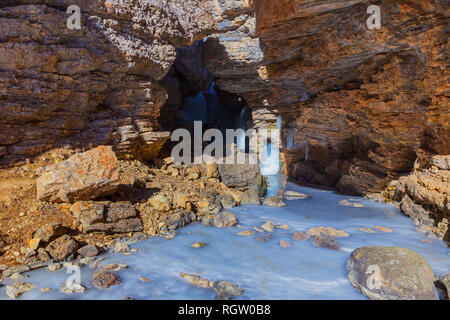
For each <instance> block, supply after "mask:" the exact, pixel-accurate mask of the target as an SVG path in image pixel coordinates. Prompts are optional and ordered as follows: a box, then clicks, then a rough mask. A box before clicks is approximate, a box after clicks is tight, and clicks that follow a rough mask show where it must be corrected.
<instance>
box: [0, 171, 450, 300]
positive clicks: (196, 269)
mask: <svg viewBox="0 0 450 320" xmlns="http://www.w3.org/2000/svg"><path fill="white" fill-rule="evenodd" d="M281 178H282V177H280V176H275V177H270V179H271V183H270V184H271V185H272V186H273V187H272V188H273V189H276V188H277V187H278V186H279V179H281ZM287 190H294V191H298V192H302V193H306V194H308V195H310V196H311V197H312V198H311V199H305V200H294V201H286V203H287V207H284V208H269V207H262V206H251V207H250V206H249V207H236V208H235V209H233V210H230V211H232V212H233V213H234V214H235V215H236V216H237V218H238V219H239V223H240V225H241V226H242V227H241V228H238V227H232V228H226V229H217V228H214V227H205V226H203V225H201V224H198V223H195V224H191V225H189V226H187V227H184V228H182V229H180V230H178V234H177V236H176V237H175V238H174V239H172V240H166V239H164V238H159V237H157V238H151V239H148V240H145V241H143V242H140V243H137V244H135V245H132V248H137V249H139V251H138V252H136V253H133V254H132V255H130V256H125V255H123V254H108V255H106V256H107V257H108V259H107V260H105V261H104V262H102V263H101V264H106V263H114V262H116V263H125V264H127V265H129V268H128V269H127V270H125V271H120V272H118V273H117V274H118V275H120V277H121V278H122V284H121V285H119V286H117V287H112V288H110V289H108V290H98V289H95V288H93V287H92V285H91V283H90V281H91V277H92V273H93V270H90V269H89V268H88V266H84V267H83V268H82V269H81V276H82V284H83V285H84V286H86V287H87V289H88V291H87V292H86V293H84V294H72V295H66V294H62V293H60V292H59V287H60V286H61V284H62V283H63V282H64V281H65V280H66V279H67V278H68V277H69V274H67V273H66V270H65V269H62V270H60V271H57V272H49V271H47V270H38V271H33V272H29V273H28V275H30V278H29V279H26V280H25V281H29V282H32V283H34V284H35V286H36V288H35V289H33V290H31V291H29V292H27V293H25V294H24V295H23V296H22V297H21V299H122V298H124V297H132V298H135V299H214V298H215V294H214V292H213V290H209V289H205V288H198V287H195V286H193V285H191V284H189V283H188V282H186V281H185V280H184V279H182V278H180V276H179V273H180V272H186V273H193V274H197V275H200V276H202V277H204V278H207V279H209V280H211V281H213V280H230V281H234V282H236V283H237V284H238V285H239V286H240V287H241V288H243V289H244V290H245V294H244V295H242V296H241V297H239V298H238V299H365V297H364V296H363V295H361V294H360V293H358V292H357V291H356V290H355V289H354V288H353V287H352V286H351V285H350V283H349V281H348V280H347V271H346V268H345V265H346V261H347V259H348V257H349V255H350V252H351V251H352V250H354V249H356V248H359V247H363V246H369V245H381V246H400V247H405V248H409V249H412V250H415V251H416V252H418V253H420V254H421V255H423V256H424V257H425V258H426V259H427V260H428V262H429V263H430V264H431V266H432V268H433V270H434V272H435V273H436V274H437V275H443V274H445V273H448V272H449V269H450V256H449V252H450V251H449V249H448V248H447V247H446V246H445V244H444V243H443V242H442V241H439V240H431V243H426V242H422V241H421V239H424V238H425V236H424V235H423V234H421V233H419V232H417V231H415V230H414V227H415V226H414V224H413V223H412V222H411V221H410V220H409V219H408V218H407V217H405V216H404V215H402V214H401V213H400V212H399V210H398V209H396V208H395V207H393V206H391V205H388V204H383V203H376V202H372V201H369V200H366V199H363V198H355V197H352V199H355V200H356V201H357V202H359V203H361V204H363V205H364V206H365V207H364V208H355V207H348V206H343V205H340V204H339V201H341V200H344V199H349V197H345V196H342V195H338V194H336V193H333V192H331V191H323V190H317V189H311V188H305V187H300V186H297V185H294V184H291V183H288V184H287ZM275 191H276V190H275ZM275 191H274V190H271V191H270V192H269V194H276V192H275ZM267 220H270V221H272V222H273V223H274V224H278V225H281V224H288V225H289V228H290V229H289V230H283V229H275V231H274V232H273V238H272V239H270V240H269V241H267V242H265V243H263V242H259V241H257V240H256V239H255V237H258V236H261V235H263V234H262V233H258V232H257V234H256V235H254V236H251V237H242V236H239V235H237V233H238V232H239V231H242V230H246V229H253V227H259V226H260V225H261V224H263V223H264V222H266V221H267ZM377 225H379V226H383V227H389V228H391V229H393V232H392V233H385V232H381V231H378V232H377V233H375V234H368V233H364V232H362V231H360V230H359V228H360V227H369V228H372V229H373V227H374V226H377ZM318 226H325V227H334V228H336V229H341V230H344V231H346V232H348V233H349V234H350V236H349V237H348V238H338V240H337V242H338V243H339V245H340V246H341V248H342V250H340V251H332V250H329V249H323V248H316V247H314V246H313V245H312V243H311V241H310V240H304V241H294V240H292V239H290V237H291V235H292V234H293V233H294V232H296V231H305V230H307V229H309V228H311V227H318ZM280 240H286V241H289V242H290V243H291V244H292V246H291V247H289V248H282V247H280V245H279V243H280ZM197 241H204V242H206V243H207V246H206V247H203V248H199V249H194V248H191V247H190V245H191V244H192V243H195V242H197ZM139 277H148V278H150V280H151V281H150V282H147V283H144V282H141V281H140V280H139ZM8 282H11V280H5V281H4V282H3V284H6V283H8ZM42 287H50V288H53V290H52V291H50V292H47V293H41V291H40V288H42ZM0 298H1V299H7V298H8V297H7V296H6V293H5V287H1V288H0Z"/></svg>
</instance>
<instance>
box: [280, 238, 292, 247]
mask: <svg viewBox="0 0 450 320" xmlns="http://www.w3.org/2000/svg"><path fill="white" fill-rule="evenodd" d="M280 246H281V247H283V248H289V247H290V246H291V244H290V243H289V242H287V241H284V240H281V241H280Z"/></svg>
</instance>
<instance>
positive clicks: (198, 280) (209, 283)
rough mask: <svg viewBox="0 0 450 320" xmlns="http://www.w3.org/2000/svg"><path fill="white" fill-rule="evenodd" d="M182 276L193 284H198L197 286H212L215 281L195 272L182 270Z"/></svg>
mask: <svg viewBox="0 0 450 320" xmlns="http://www.w3.org/2000/svg"><path fill="white" fill-rule="evenodd" d="M180 277H182V278H183V279H186V280H187V281H189V282H190V283H191V284H193V285H194V286H197V287H202V288H210V287H212V285H213V281H209V280H208V279H204V278H202V277H200V276H196V275H194V274H188V273H184V272H180Z"/></svg>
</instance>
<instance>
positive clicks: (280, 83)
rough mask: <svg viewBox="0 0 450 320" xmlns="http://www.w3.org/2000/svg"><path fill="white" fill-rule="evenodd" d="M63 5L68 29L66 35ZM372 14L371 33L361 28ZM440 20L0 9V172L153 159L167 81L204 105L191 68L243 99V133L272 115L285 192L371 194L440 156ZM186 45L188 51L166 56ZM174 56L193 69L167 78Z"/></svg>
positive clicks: (259, 11)
mask: <svg viewBox="0 0 450 320" xmlns="http://www.w3.org/2000/svg"><path fill="white" fill-rule="evenodd" d="M72 4H75V5H79V6H80V8H81V11H82V28H81V30H69V29H68V28H67V26H66V20H67V18H68V16H69V14H67V13H66V9H67V7H68V6H69V5H72ZM372 4H375V5H379V6H380V8H381V13H382V19H381V25H382V27H381V29H380V30H369V29H368V27H367V25H366V20H367V18H368V14H367V13H366V10H367V8H368V6H369V5H372ZM448 8H449V6H448V1H445V0H440V1H438V0H436V1H427V2H424V1H419V0H402V1H390V0H383V1H377V0H373V1H368V0H351V1H350V0H349V1H328V0H321V1H311V0H277V1H273V0H254V1H251V0H187V1H185V0H148V1H144V0H131V1H122V0H107V1H105V0H96V1H89V2H88V1H76V0H67V1H66V0H47V1H45V0H41V1H38V0H21V1H19V0H17V1H14V0H8V1H6V2H5V1H3V2H2V4H1V5H0V111H1V112H0V127H1V128H2V130H1V132H0V163H1V164H2V165H8V164H9V165H11V164H13V163H14V162H15V161H22V160H24V159H26V158H30V159H32V158H33V157H34V156H36V155H38V154H40V153H42V152H44V151H46V150H50V149H52V148H55V147H57V146H66V145H67V146H70V147H76V148H82V149H86V148H89V147H90V146H93V145H101V144H109V145H113V146H114V147H115V149H116V151H118V153H119V155H120V156H122V157H138V158H143V159H152V158H155V157H157V155H158V153H159V150H160V149H161V147H162V145H163V144H164V142H165V141H166V140H167V139H168V138H169V136H170V132H169V131H170V129H171V125H169V123H170V121H171V120H172V119H173V114H174V112H176V111H177V108H179V106H180V105H181V102H182V101H181V100H182V95H183V94H186V92H182V90H181V89H180V88H181V86H182V84H181V83H180V82H181V76H180V74H183V77H185V78H184V80H185V81H188V82H189V81H190V82H191V83H192V87H190V88H189V89H190V90H191V89H192V90H193V91H195V90H205V89H206V88H207V87H208V86H209V84H210V82H211V81H212V78H208V77H209V76H208V75H207V73H206V71H205V70H204V67H205V66H206V67H207V69H208V70H209V72H210V73H211V74H212V75H213V77H214V78H215V79H216V82H217V85H218V87H219V88H220V89H221V90H224V91H226V92H229V93H234V94H238V95H240V96H242V97H243V98H244V99H245V101H246V102H247V104H248V105H249V107H250V108H251V110H252V114H253V125H254V126H255V127H257V126H274V125H275V124H276V119H277V116H278V115H281V118H282V122H283V123H282V139H283V143H284V144H283V145H284V147H286V145H287V141H288V140H289V141H290V143H289V145H290V147H289V148H283V149H282V150H281V151H282V152H281V153H282V160H283V163H284V168H285V171H286V173H288V174H289V175H290V176H291V177H293V178H296V179H299V180H303V181H307V182H312V183H319V184H322V185H332V186H334V185H337V186H338V187H339V189H340V190H343V191H347V192H352V193H358V194H367V193H371V192H376V191H381V190H382V189H384V188H385V187H386V185H387V184H388V183H389V182H390V181H391V180H394V179H398V178H399V176H401V175H406V174H408V173H409V172H411V170H412V169H413V165H414V162H415V160H416V159H417V157H418V155H420V154H431V155H436V154H437V155H439V154H440V155H445V154H449V153H450V145H449V141H450V139H449V136H450V129H449V117H450V116H449V114H450V113H449V107H448V105H449V104H448V96H449V89H448V71H447V70H448V63H449V58H448V36H447V35H448V32H449V17H448V14H449V9H448ZM202 39H203V40H202ZM197 40H202V41H201V44H202V45H201V49H199V48H196V47H195V46H194V47H193V48H192V49H190V50H188V51H186V50H184V51H180V48H183V47H187V46H192V45H194V43H195V41H197ZM177 48H178V53H179V55H180V52H184V53H183V54H184V55H186V56H187V59H190V60H189V61H190V62H192V61H195V60H196V59H197V62H198V64H191V63H188V64H183V63H182V62H179V63H177V64H176V65H175V69H174V68H172V66H173V65H174V63H175V58H176V52H177ZM193 53H194V56H191V57H189V54H193ZM198 57H201V59H199V58H198ZM199 74H202V76H201V77H198V75H199ZM189 75H190V76H189ZM196 75H197V78H196ZM205 79H207V81H205ZM184 88H186V86H184ZM166 101H167V102H166ZM306 150H307V152H306ZM306 153H307V154H308V156H307V157H306Z"/></svg>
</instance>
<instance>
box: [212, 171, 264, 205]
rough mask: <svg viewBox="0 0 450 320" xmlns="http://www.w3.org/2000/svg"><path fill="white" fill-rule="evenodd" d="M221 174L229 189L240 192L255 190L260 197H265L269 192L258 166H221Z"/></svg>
mask: <svg viewBox="0 0 450 320" xmlns="http://www.w3.org/2000/svg"><path fill="white" fill-rule="evenodd" d="M219 173H220V177H221V179H222V182H223V183H224V184H225V185H226V186H227V187H230V188H236V189H238V190H240V191H246V190H253V191H255V192H256V194H257V196H258V197H263V196H264V195H265V194H266V192H267V181H266V179H265V178H264V177H263V176H262V175H261V170H260V168H259V165H257V164H254V165H253V164H221V165H219Z"/></svg>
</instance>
